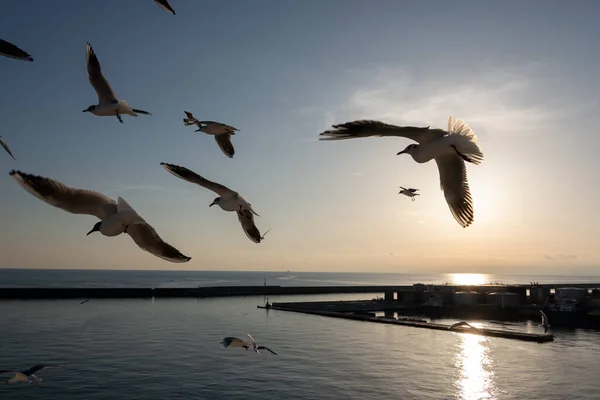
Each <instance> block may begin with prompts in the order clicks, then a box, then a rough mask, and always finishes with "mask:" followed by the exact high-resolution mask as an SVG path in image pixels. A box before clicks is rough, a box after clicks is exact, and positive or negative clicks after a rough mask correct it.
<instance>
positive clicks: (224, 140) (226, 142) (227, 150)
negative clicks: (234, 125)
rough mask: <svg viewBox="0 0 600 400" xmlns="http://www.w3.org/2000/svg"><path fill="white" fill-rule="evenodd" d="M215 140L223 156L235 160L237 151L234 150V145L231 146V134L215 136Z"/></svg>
mask: <svg viewBox="0 0 600 400" xmlns="http://www.w3.org/2000/svg"><path fill="white" fill-rule="evenodd" d="M215 140H216V141H217V144H218V145H219V147H220V148H221V151H222V152H223V154H225V155H226V156H227V157H229V158H233V155H234V154H235V149H234V148H233V144H231V134H230V133H223V134H221V135H215Z"/></svg>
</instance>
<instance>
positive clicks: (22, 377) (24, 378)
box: [0, 364, 56, 385]
mask: <svg viewBox="0 0 600 400" xmlns="http://www.w3.org/2000/svg"><path fill="white" fill-rule="evenodd" d="M55 367H56V365H44V364H38V365H35V366H33V367H31V368H29V369H27V370H25V371H21V372H17V371H12V370H9V369H2V370H0V374H6V373H13V374H15V376H13V377H12V378H10V379H9V380H7V381H5V383H15V382H27V383H29V384H30V385H37V384H38V383H40V382H42V379H41V378H38V377H37V376H35V373H36V372H38V371H39V370H41V369H44V368H55Z"/></svg>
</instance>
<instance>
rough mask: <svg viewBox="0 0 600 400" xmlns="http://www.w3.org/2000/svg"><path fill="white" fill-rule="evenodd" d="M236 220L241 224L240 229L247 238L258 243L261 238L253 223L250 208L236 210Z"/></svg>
mask: <svg viewBox="0 0 600 400" xmlns="http://www.w3.org/2000/svg"><path fill="white" fill-rule="evenodd" d="M237 216H238V221H240V224H241V225H242V229H243V230H244V233H245V234H246V236H248V239H250V240H252V241H253V242H254V243H260V242H261V240H262V239H263V236H261V234H260V231H259V230H258V228H257V227H256V224H255V223H254V216H253V215H252V212H251V211H250V210H246V209H243V210H242V211H237Z"/></svg>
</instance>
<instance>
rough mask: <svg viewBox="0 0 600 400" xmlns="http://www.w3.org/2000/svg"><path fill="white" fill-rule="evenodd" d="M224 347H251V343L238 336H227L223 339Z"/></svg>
mask: <svg viewBox="0 0 600 400" xmlns="http://www.w3.org/2000/svg"><path fill="white" fill-rule="evenodd" d="M222 343H223V347H225V348H227V347H229V346H231V347H246V346H247V347H250V343H248V342H246V341H245V340H242V339H238V338H236V337H230V336H228V337H226V338H224V339H223V342H222Z"/></svg>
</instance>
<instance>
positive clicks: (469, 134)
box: [320, 116, 483, 228]
mask: <svg viewBox="0 0 600 400" xmlns="http://www.w3.org/2000/svg"><path fill="white" fill-rule="evenodd" d="M333 128H335V129H334V130H328V131H325V132H322V133H321V134H320V135H321V136H323V137H322V138H320V140H345V139H355V138H363V137H371V136H375V137H384V136H399V137H405V138H408V139H412V140H414V141H415V142H417V143H418V144H410V145H408V146H407V147H406V148H405V149H404V150H402V151H401V152H399V153H398V155H400V154H410V155H411V157H412V158H413V160H415V161H416V162H417V163H420V164H422V163H426V162H428V161H431V160H432V159H433V160H435V162H436V164H437V166H438V170H439V173H440V186H441V189H442V191H443V192H444V197H445V198H446V202H447V203H448V207H449V208H450V212H451V213H452V215H453V216H454V218H455V219H456V221H457V222H458V223H459V224H460V225H461V226H462V227H463V228H466V227H467V226H469V225H471V224H472V223H473V219H474V211H473V200H472V198H471V191H470V189H469V183H468V181H467V172H466V167H465V163H464V162H465V161H467V162H470V163H473V164H480V163H481V161H483V153H482V152H481V149H480V148H479V145H478V144H477V136H476V135H475V133H474V132H473V130H472V129H471V128H470V127H469V126H468V125H467V124H466V123H465V122H464V121H461V120H458V121H455V119H454V117H452V116H451V117H450V118H449V121H448V130H447V131H445V130H443V129H430V128H429V127H414V126H404V127H402V126H396V125H389V124H386V123H383V122H379V121H370V120H361V121H353V122H348V123H345V124H340V125H334V126H333Z"/></svg>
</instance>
